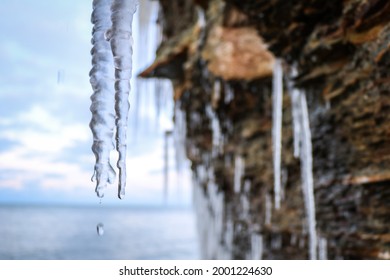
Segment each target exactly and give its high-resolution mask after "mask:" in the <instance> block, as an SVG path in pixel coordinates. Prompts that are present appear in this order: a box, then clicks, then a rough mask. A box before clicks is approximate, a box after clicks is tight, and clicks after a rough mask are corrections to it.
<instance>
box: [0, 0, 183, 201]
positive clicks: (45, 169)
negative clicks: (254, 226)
mask: <svg viewBox="0 0 390 280" xmlns="http://www.w3.org/2000/svg"><path fill="white" fill-rule="evenodd" d="M91 2H92V1H77V0H73V1H62V0H56V1H31V0H24V1H23V0H3V1H2V9H1V10H0V33H1V34H2V36H1V37H0V61H1V63H0V204H1V203H77V204H96V203H99V199H98V198H97V197H96V195H95V192H94V187H95V186H94V183H92V182H91V181H90V178H91V176H92V171H93V165H94V156H93V154H92V152H91V148H90V147H91V143H92V135H91V132H90V130H89V126H88V124H89V121H90V118H91V113H90V111H89V106H90V99H89V98H90V95H91V93H92V91H91V87H90V84H89V77H88V73H89V70H90V68H91V62H90V61H91V57H90V49H91V43H90V40H91V28H92V25H91V23H90V14H91V9H92V7H91V5H92V4H91ZM137 17H138V15H137V16H136V17H135V19H137ZM133 30H134V32H135V34H134V35H135V42H137V40H140V39H139V38H138V37H139V36H138V34H139V33H138V32H137V30H138V25H137V24H136V25H135V26H134V29H133ZM148 32H149V33H150V34H154V32H156V30H155V29H153V28H152V29H149V31H148ZM144 33H145V32H144ZM144 33H142V34H144ZM149 33H148V34H149ZM143 36H145V35H143ZM142 40H144V38H142ZM150 45H153V42H152V43H151V44H150ZM151 53H152V50H151V47H149V50H148V51H146V52H145V49H143V53H140V52H138V49H137V48H136V46H135V50H134V54H135V63H136V64H137V65H135V71H134V72H137V71H138V70H139V69H140V68H142V67H144V66H145V65H146V64H147V63H148V62H150V60H151V59H152V57H151ZM133 74H134V73H133ZM132 84H133V89H135V88H137V87H136V86H135V81H133V82H132ZM145 87H146V88H149V89H152V88H153V84H149V85H146V86H144V89H145ZM138 88H139V87H138ZM164 88H165V89H167V90H166V91H167V92H168V88H169V86H168V85H166V86H165V87H164ZM135 95H136V94H135V91H134V90H133V92H132V93H131V96H132V97H131V101H130V102H131V104H132V105H131V112H130V118H129V126H130V127H129V136H128V138H129V143H128V144H129V150H128V179H127V188H126V191H127V194H126V198H125V200H124V201H119V200H118V199H117V198H116V184H114V185H113V186H111V187H110V188H109V189H108V190H107V192H106V195H105V197H104V198H103V201H102V202H103V203H107V204H116V205H124V204H125V205H135V204H136V205H150V204H152V205H159V204H161V203H162V193H163V190H162V189H163V187H162V184H163V149H162V148H163V139H162V135H163V131H164V130H165V129H171V128H172V123H171V119H172V102H170V101H168V102H167V106H166V108H164V110H163V112H162V114H161V116H160V118H159V119H157V118H156V112H155V109H154V100H153V98H154V94H153V92H151V91H147V90H144V91H143V92H142V93H141V95H142V98H141V100H140V101H139V103H140V105H139V108H138V111H139V113H138V130H137V132H135V131H134V126H133V124H134V122H135V111H136V110H135V105H134V104H135V103H136V102H135V100H134V97H135ZM136 133H137V134H136ZM170 152H171V156H172V157H171V160H170V163H171V166H172V167H173V163H174V162H173V151H172V150H171V151H170ZM170 170H171V171H170V182H171V185H170V189H171V190H170V196H169V199H168V202H169V203H170V204H185V205H188V204H190V187H189V180H188V177H189V175H188V172H184V173H183V174H182V175H181V176H178V174H177V173H176V172H175V171H174V170H173V168H170ZM179 177H180V178H181V179H180V180H179Z"/></svg>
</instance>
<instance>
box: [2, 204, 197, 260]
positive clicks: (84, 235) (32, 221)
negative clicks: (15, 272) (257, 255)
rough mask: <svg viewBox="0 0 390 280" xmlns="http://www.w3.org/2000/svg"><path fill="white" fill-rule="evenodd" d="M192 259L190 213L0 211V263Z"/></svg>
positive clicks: (194, 247) (193, 245)
mask: <svg viewBox="0 0 390 280" xmlns="http://www.w3.org/2000/svg"><path fill="white" fill-rule="evenodd" d="M99 223H102V224H103V225H104V227H103V230H104V234H103V235H100V236H99V235H98V234H97V228H96V226H97V225H98V224H99ZM100 230H102V228H100ZM197 258H199V255H198V244H197V236H196V229H195V223H194V217H193V213H192V211H191V210H178V209H176V210H172V209H133V208H109V207H47V206H45V207H38V206H28V207H27V206H0V259H75V260H79V259H103V260H106V259H197Z"/></svg>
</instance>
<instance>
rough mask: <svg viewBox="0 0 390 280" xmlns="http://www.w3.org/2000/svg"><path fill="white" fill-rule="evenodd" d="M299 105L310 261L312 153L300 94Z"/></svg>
mask: <svg viewBox="0 0 390 280" xmlns="http://www.w3.org/2000/svg"><path fill="white" fill-rule="evenodd" d="M300 105H301V120H302V122H301V128H302V132H301V133H302V134H301V141H302V142H301V143H302V147H301V174H302V188H303V195H304V201H305V208H306V217H307V226H308V231H309V256H310V259H312V260H315V259H317V232H316V210H315V199H314V187H313V152H312V144H311V132H310V124H309V113H308V110H307V102H306V95H305V94H303V93H300Z"/></svg>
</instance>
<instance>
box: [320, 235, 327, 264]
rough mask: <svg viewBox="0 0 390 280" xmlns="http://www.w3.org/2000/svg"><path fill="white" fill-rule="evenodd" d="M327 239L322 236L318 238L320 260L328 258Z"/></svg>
mask: <svg viewBox="0 0 390 280" xmlns="http://www.w3.org/2000/svg"><path fill="white" fill-rule="evenodd" d="M327 243H328V242H327V240H326V238H324V237H319V238H318V259H320V260H327V259H328V252H327V247H328V244H327Z"/></svg>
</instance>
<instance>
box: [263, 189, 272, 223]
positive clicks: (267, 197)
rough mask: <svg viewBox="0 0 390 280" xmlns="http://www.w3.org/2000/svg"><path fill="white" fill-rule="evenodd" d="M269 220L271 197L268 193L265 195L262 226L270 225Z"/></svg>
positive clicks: (270, 215)
mask: <svg viewBox="0 0 390 280" xmlns="http://www.w3.org/2000/svg"><path fill="white" fill-rule="evenodd" d="M271 219H272V200H271V196H270V195H269V194H268V193H266V194H265V217H264V224H266V225H271Z"/></svg>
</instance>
